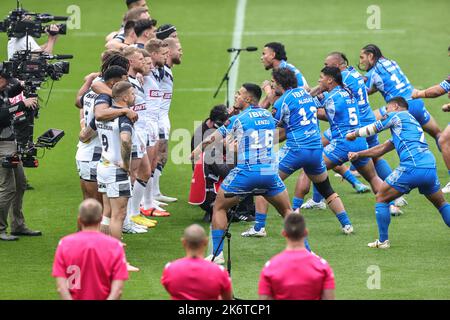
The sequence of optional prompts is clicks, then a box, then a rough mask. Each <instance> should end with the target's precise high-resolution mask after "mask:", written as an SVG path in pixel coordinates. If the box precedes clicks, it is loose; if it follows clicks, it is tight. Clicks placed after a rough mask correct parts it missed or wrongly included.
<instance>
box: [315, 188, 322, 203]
mask: <svg viewBox="0 0 450 320" xmlns="http://www.w3.org/2000/svg"><path fill="white" fill-rule="evenodd" d="M322 200H323V197H322V195H321V194H320V192H319V191H318V190H317V188H316V186H314V185H313V201H314V202H317V203H318V202H320V201H322Z"/></svg>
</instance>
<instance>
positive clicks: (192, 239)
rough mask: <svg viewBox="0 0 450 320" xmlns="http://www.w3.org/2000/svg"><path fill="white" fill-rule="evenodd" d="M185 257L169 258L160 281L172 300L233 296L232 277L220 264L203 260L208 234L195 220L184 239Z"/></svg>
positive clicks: (229, 298) (214, 298) (225, 298)
mask: <svg viewBox="0 0 450 320" xmlns="http://www.w3.org/2000/svg"><path fill="white" fill-rule="evenodd" d="M181 241H182V243H183V247H184V249H185V251H186V257H185V258H182V259H178V260H176V261H173V262H169V263H168V264H167V265H166V266H165V268H164V271H163V274H162V277H161V283H162V285H163V286H164V287H165V288H166V290H167V292H168V293H169V294H170V296H171V298H172V299H173V300H219V299H222V300H231V299H232V298H233V293H232V288H231V279H230V276H229V275H228V272H227V271H226V270H225V269H224V268H223V267H222V266H218V265H217V264H215V263H213V262H211V261H207V260H204V254H205V250H206V247H207V246H208V237H207V236H206V233H205V230H204V229H203V228H202V227H201V226H199V225H198V224H193V225H191V226H189V227H187V228H186V229H185V230H184V235H183V238H182V239H181Z"/></svg>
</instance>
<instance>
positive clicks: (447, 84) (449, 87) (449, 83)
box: [439, 76, 450, 92]
mask: <svg viewBox="0 0 450 320" xmlns="http://www.w3.org/2000/svg"><path fill="white" fill-rule="evenodd" d="M439 85H440V86H441V88H442V89H444V90H445V92H450V76H449V79H447V80H444V81H442V82H441V83H440V84H439Z"/></svg>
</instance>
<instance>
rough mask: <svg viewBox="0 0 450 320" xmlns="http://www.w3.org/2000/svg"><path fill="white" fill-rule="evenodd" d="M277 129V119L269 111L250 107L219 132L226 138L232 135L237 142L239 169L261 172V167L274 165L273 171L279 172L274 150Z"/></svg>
mask: <svg viewBox="0 0 450 320" xmlns="http://www.w3.org/2000/svg"><path fill="white" fill-rule="evenodd" d="M275 128H276V125H275V119H274V118H273V117H272V115H271V113H270V112H269V111H267V110H266V109H263V108H260V107H256V106H249V107H248V108H247V109H245V110H244V111H242V112H241V113H240V114H238V115H235V116H233V117H231V118H230V119H229V121H228V123H227V124H225V125H223V126H221V127H220V128H218V129H217V130H218V132H219V133H220V134H221V135H222V136H223V137H224V138H225V137H226V136H227V135H231V136H232V137H233V138H234V139H235V140H237V142H238V151H237V153H238V155H237V167H238V168H241V169H245V170H259V169H260V168H261V166H265V167H267V165H273V171H274V172H277V170H278V169H277V166H276V165H277V159H276V152H275V151H274V148H273V140H274V137H275Z"/></svg>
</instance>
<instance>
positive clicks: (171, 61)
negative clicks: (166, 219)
mask: <svg viewBox="0 0 450 320" xmlns="http://www.w3.org/2000/svg"><path fill="white" fill-rule="evenodd" d="M163 43H164V44H165V45H166V46H167V47H168V56H167V60H166V62H165V64H164V66H160V65H158V64H156V62H155V61H154V64H155V66H156V67H158V68H160V69H159V86H160V89H161V91H162V100H161V107H160V110H159V117H158V134H159V140H158V143H157V145H158V157H159V159H158V164H157V166H156V169H155V172H154V175H153V196H154V198H155V199H156V200H158V201H163V202H174V201H177V198H173V197H168V196H165V195H163V194H162V193H161V191H160V187H159V179H160V176H161V174H162V169H163V168H164V166H165V164H166V163H167V158H168V143H169V134H170V120H169V110H170V104H171V102H172V93H173V75H172V70H171V69H172V67H173V66H174V65H178V64H180V63H181V56H182V55H183V51H182V49H181V45H180V42H179V41H178V40H177V39H176V38H171V37H169V38H166V39H164V41H163Z"/></svg>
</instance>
